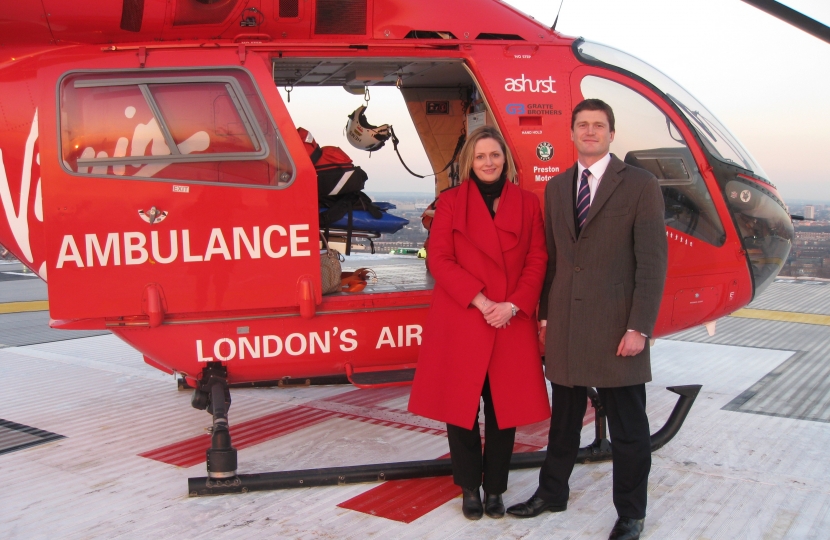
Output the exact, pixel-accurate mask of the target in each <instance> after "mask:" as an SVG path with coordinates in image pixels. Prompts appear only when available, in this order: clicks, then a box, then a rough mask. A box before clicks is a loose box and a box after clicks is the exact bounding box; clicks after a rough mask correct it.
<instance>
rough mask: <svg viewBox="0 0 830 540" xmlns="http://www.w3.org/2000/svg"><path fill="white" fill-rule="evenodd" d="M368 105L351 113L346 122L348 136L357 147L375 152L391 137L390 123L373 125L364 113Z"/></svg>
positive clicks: (350, 141)
mask: <svg viewBox="0 0 830 540" xmlns="http://www.w3.org/2000/svg"><path fill="white" fill-rule="evenodd" d="M365 110H366V105H361V106H360V107H358V108H357V109H355V110H354V112H353V113H352V114H350V115H349V122H348V123H347V124H346V138H347V139H349V143H351V145H352V146H354V147H355V148H358V149H360V150H366V151H367V152H374V151H375V150H380V149H381V148H383V145H384V144H386V141H387V140H388V139H389V137H390V133H389V129H390V126H389V124H383V125H382V126H373V125H372V124H370V123H369V121H368V120H366V115H365V114H363V113H364V111H365Z"/></svg>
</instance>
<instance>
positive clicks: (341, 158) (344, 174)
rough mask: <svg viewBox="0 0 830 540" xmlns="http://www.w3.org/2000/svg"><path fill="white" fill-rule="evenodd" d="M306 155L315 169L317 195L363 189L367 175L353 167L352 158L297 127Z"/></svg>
mask: <svg viewBox="0 0 830 540" xmlns="http://www.w3.org/2000/svg"><path fill="white" fill-rule="evenodd" d="M297 133H299V134H300V138H301V139H302V140H303V146H305V149H306V152H308V156H309V157H310V158H311V162H312V163H313V164H314V168H315V169H317V191H318V193H317V194H318V196H319V197H336V196H338V195H343V194H345V193H354V192H356V191H360V190H362V189H363V186H364V185H365V184H366V180H368V178H369V177H368V175H367V174H366V172H365V171H364V170H363V169H361V168H360V167H355V166H354V163H353V162H352V158H350V157H349V155H348V154H346V152H344V151H343V150H341V149H340V148H338V147H336V146H320V145H319V144H317V141H315V140H314V137H313V136H312V135H311V133H309V132H308V130H306V129H305V128H297Z"/></svg>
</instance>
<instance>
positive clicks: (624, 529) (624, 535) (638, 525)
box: [608, 517, 645, 540]
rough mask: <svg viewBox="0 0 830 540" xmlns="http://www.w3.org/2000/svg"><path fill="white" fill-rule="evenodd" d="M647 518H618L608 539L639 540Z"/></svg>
mask: <svg viewBox="0 0 830 540" xmlns="http://www.w3.org/2000/svg"><path fill="white" fill-rule="evenodd" d="M644 522H645V519H632V518H625V517H621V518H617V522H616V523H615V524H614V528H613V529H611V534H610V535H608V540H638V538H640V533H641V532H643V523H644Z"/></svg>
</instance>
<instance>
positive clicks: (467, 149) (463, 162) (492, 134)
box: [458, 126, 516, 182]
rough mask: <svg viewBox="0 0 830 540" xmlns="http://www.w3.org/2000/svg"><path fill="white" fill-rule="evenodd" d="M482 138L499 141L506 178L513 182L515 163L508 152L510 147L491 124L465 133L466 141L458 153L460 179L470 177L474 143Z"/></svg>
mask: <svg viewBox="0 0 830 540" xmlns="http://www.w3.org/2000/svg"><path fill="white" fill-rule="evenodd" d="M482 139H493V140H495V141H496V142H497V143H499V146H501V151H502V152H503V153H504V167H505V169H506V171H507V179H508V180H509V181H511V182H515V179H516V165H515V164H514V163H513V154H511V153H510V149H509V148H508V147H507V143H505V142H504V137H502V136H501V133H499V130H497V129H496V128H494V127H492V126H481V127H480V128H477V129H475V130H473V132H472V133H470V134H469V135H467V141H466V142H465V143H464V146H463V147H462V148H461V152H459V153H458V171H459V174H460V175H461V181H462V182H464V181H466V180H469V179H470V177H471V175H472V171H473V160H474V159H475V149H476V143H477V142H478V141H480V140H482Z"/></svg>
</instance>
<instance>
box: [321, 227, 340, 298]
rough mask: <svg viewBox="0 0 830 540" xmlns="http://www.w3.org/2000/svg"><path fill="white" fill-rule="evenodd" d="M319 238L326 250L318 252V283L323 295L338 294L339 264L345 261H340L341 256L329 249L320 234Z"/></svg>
mask: <svg viewBox="0 0 830 540" xmlns="http://www.w3.org/2000/svg"><path fill="white" fill-rule="evenodd" d="M320 238H322V240H323V245H324V246H325V248H326V249H325V251H323V250H321V251H320V281H321V283H322V289H323V294H332V293H336V292H340V273H341V269H340V262H341V261H342V260H345V259H341V257H343V256H342V255H341V254H340V252H338V251H337V250H334V249H331V248H329V243H328V240H326V237H325V235H323V233H322V232H321V233H320Z"/></svg>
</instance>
